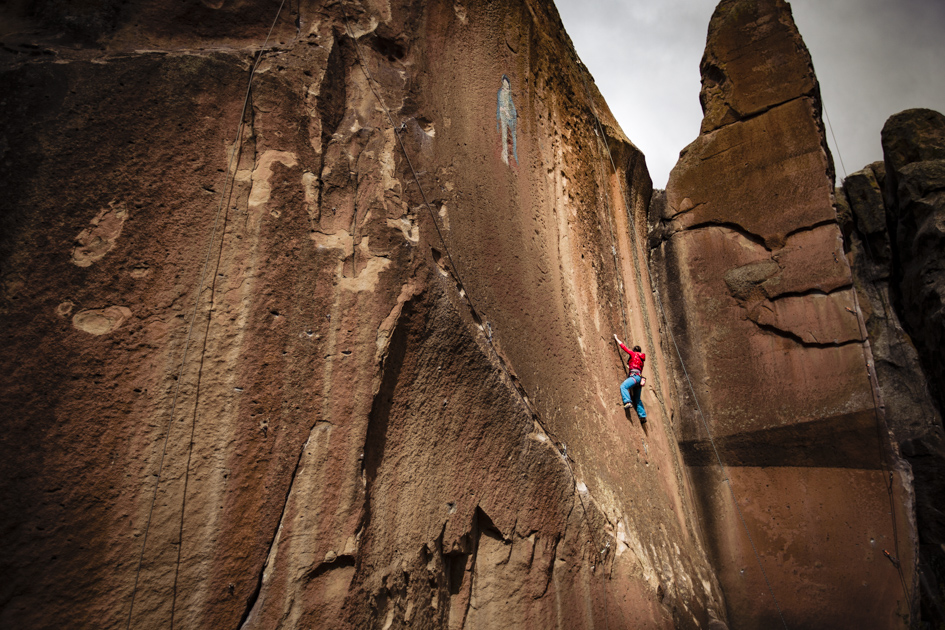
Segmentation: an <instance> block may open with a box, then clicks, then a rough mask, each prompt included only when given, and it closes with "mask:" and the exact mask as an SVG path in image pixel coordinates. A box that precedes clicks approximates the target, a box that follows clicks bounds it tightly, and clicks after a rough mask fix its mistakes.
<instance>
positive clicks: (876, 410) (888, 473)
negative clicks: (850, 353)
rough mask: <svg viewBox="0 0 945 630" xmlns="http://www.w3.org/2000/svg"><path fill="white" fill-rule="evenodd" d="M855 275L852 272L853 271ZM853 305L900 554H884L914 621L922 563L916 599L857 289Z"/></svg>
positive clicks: (915, 575)
mask: <svg viewBox="0 0 945 630" xmlns="http://www.w3.org/2000/svg"><path fill="white" fill-rule="evenodd" d="M851 272H852V270H851ZM853 305H854V307H855V308H856V322H857V326H858V328H859V331H860V336H861V337H863V353H864V355H867V362H866V374H867V379H868V380H869V382H870V395H871V399H872V401H873V415H874V418H875V419H876V433H877V438H878V440H877V441H878V443H879V456H880V465H881V467H882V471H883V474H882V477H883V485H884V486H885V487H886V494H887V495H888V496H889V515H890V518H891V520H892V533H893V546H894V549H895V552H896V557H895V558H891V557H890V556H889V554H888V553H886V551H885V550H883V553H884V554H885V555H886V557H887V558H889V560H890V561H891V562H892V564H893V566H894V567H895V568H896V572H897V573H898V574H899V583H900V585H901V586H902V593H903V595H904V596H905V598H906V601H907V602H908V606H909V616H910V620H914V619H916V615H915V613H916V607H917V604H918V601H917V596H918V592H919V589H918V584H917V583H916V582H915V580H918V575H919V571H918V563H919V554H918V553H913V556H914V557H913V584H912V595H909V588H908V587H907V586H906V576H905V574H904V573H903V571H902V556H901V554H900V551H899V524H898V518H897V517H896V499H895V494H894V490H893V472H892V466H891V464H890V461H889V460H890V458H891V457H890V456H891V453H890V452H889V450H890V448H887V447H886V443H887V440H889V439H890V435H889V426H888V425H887V424H886V414H885V413H884V412H883V411H882V410H881V408H880V407H881V402H880V400H879V379H878V377H877V376H876V365H875V363H874V361H873V353H872V350H871V349H870V348H869V345H868V344H869V333H868V331H867V330H866V323H865V322H864V321H863V311H862V310H861V309H860V300H859V297H858V296H857V291H856V287H854V288H853Z"/></svg>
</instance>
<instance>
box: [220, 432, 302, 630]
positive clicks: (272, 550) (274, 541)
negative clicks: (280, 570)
mask: <svg viewBox="0 0 945 630" xmlns="http://www.w3.org/2000/svg"><path fill="white" fill-rule="evenodd" d="M312 429H314V426H312V427H311V428H310V429H309V431H310V432H311V430H312ZM308 442H309V440H308V439H306V440H305V443H304V444H302V448H301V449H300V450H299V456H298V458H296V463H295V467H294V468H293V469H292V477H291V478H290V480H289V484H288V487H287V488H286V492H285V498H284V499H283V500H282V510H281V512H280V513H279V518H278V520H277V521H276V527H275V530H274V531H273V532H272V538H271V539H270V541H269V546H268V547H267V552H266V561H265V562H264V563H263V565H262V567H260V569H259V577H258V578H257V579H256V586H255V588H254V590H253V592H252V594H251V595H250V596H249V598H248V599H247V600H246V608H245V610H244V612H243V615H242V616H241V617H240V621H239V623H238V624H237V626H236V627H237V628H238V629H239V628H243V627H245V626H246V624H247V623H248V621H249V619H250V617H251V616H253V613H254V612H255V608H256V605H257V603H258V602H259V595H260V593H261V592H262V588H263V581H264V580H265V577H266V572H267V571H269V570H270V568H271V567H272V564H273V560H274V558H275V554H276V545H278V542H279V534H280V532H281V531H282V523H283V520H284V519H285V515H286V509H287V508H288V505H289V497H290V496H291V495H292V491H293V489H294V488H295V478H296V476H297V475H298V472H299V469H300V468H301V467H302V457H303V455H304V454H305V449H306V448H308Z"/></svg>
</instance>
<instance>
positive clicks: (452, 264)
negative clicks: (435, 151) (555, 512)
mask: <svg viewBox="0 0 945 630" xmlns="http://www.w3.org/2000/svg"><path fill="white" fill-rule="evenodd" d="M340 6H341V12H342V16H343V19H344V22H345V31H346V32H347V34H348V37H349V38H350V39H351V41H352V42H353V43H354V47H355V51H356V53H357V56H358V62H359V65H360V66H361V70H362V72H364V76H365V78H367V81H368V85H369V86H370V88H371V92H372V93H373V94H374V98H376V99H377V101H378V103H379V104H380V106H381V109H383V111H384V114H385V116H386V117H387V120H388V122H389V123H390V125H391V128H392V129H393V131H394V136H395V137H396V138H397V143H398V144H399V146H400V150H401V152H402V153H403V155H404V159H405V161H406V162H407V166H408V167H409V168H410V172H411V174H412V175H413V179H414V182H415V183H416V185H417V189H418V190H419V191H420V196H421V198H422V199H423V205H424V207H425V208H426V209H427V212H428V213H429V215H430V220H431V221H432V222H433V227H434V228H435V230H436V234H437V237H438V238H439V240H440V243H442V245H443V250H444V252H445V254H446V257H447V260H448V261H449V265H450V269H451V270H452V272H453V277H454V278H455V280H456V284H457V285H458V287H459V289H460V291H461V293H462V294H463V295H464V296H465V299H466V301H467V302H468V304H469V308H470V311H471V312H472V314H473V316H474V318H475V319H476V320H477V321H478V322H482V321H484V320H483V319H482V317H481V316H480V315H479V312H478V310H477V309H476V306H475V302H474V301H473V298H472V295H471V294H470V292H469V291H468V290H467V289H466V287H465V285H464V284H463V281H462V277H461V276H460V274H459V270H458V269H457V267H456V263H455V262H454V260H453V256H452V255H451V253H450V250H449V245H448V244H447V242H446V238H445V237H444V236H443V232H442V231H441V230H440V226H439V224H438V222H437V220H436V213H435V212H434V210H433V206H432V204H431V203H430V201H429V198H428V197H427V194H426V191H425V190H424V188H423V185H422V184H421V183H420V178H419V175H418V173H417V171H416V169H415V168H414V165H413V162H412V161H411V159H410V156H409V154H408V153H407V148H406V146H405V145H404V142H403V139H402V138H401V137H400V134H399V133H397V131H398V129H400V128H402V125H401V126H398V125H397V124H396V123H395V122H394V118H393V116H392V115H391V113H390V109H389V108H388V107H387V103H386V102H385V101H384V99H383V97H382V96H381V95H380V93H379V92H378V89H377V87H376V85H375V84H376V81H375V79H374V77H373V75H372V74H371V72H370V70H369V69H368V65H367V61H366V60H365V58H364V55H363V53H362V51H361V46H360V44H359V42H358V39H357V38H356V37H355V36H354V32H353V30H352V29H351V26H350V24H349V17H348V12H347V10H346V9H345V5H344V3H342V4H341V5H340ZM484 338H485V341H486V345H487V346H488V348H489V350H490V352H491V353H492V355H493V356H494V360H495V362H496V363H497V364H498V365H499V367H500V369H501V370H502V372H503V373H504V375H505V377H506V379H507V380H508V382H509V383H510V384H511V386H512V389H513V390H514V391H515V393H516V394H517V395H518V397H519V400H520V401H521V403H522V406H523V407H524V408H525V410H526V411H527V412H528V413H529V415H530V416H531V417H532V418H533V419H534V421H535V422H537V423H538V425H539V426H540V427H541V429H542V431H544V432H545V434H546V435H548V437H549V438H551V440H552V444H554V443H555V442H557V443H558V444H559V445H562V446H563V448H564V452H563V453H562V452H561V449H559V448H557V447H555V450H556V451H558V453H559V456H560V457H561V459H562V460H563V461H564V464H565V468H566V469H567V471H568V473H569V475H570V476H571V482H572V494H573V493H576V494H577V496H578V500H579V501H580V503H581V509H582V511H583V513H584V521H585V523H587V529H588V535H589V537H590V541H591V544H592V545H593V546H594V549H595V553H599V554H600V555H603V554H605V553H606V552H607V550H608V549H609V543H608V546H607V547H604V548H601V547H600V544H599V541H598V538H597V536H595V534H594V531H593V526H592V525H591V519H590V518H589V517H588V512H587V506H586V505H585V504H584V498H583V496H582V492H581V491H580V490H579V489H578V481H577V476H576V475H575V474H574V470H573V469H572V468H571V464H570V462H569V458H568V455H567V446H566V445H564V443H563V442H559V441H558V438H557V436H556V435H555V433H554V432H553V431H551V430H550V429H549V428H548V427H547V426H546V425H545V423H544V422H543V421H542V419H541V417H540V416H539V414H538V412H537V411H536V410H535V409H533V408H532V406H531V403H530V402H529V401H528V400H527V398H526V396H525V394H524V392H522V391H521V390H520V389H519V385H518V384H517V383H516V379H515V378H514V377H513V376H512V374H511V372H510V371H509V368H508V366H507V365H506V364H505V361H504V360H503V359H502V357H501V355H500V354H499V352H498V350H497V349H496V347H495V345H494V342H493V339H492V335H491V334H490V335H484ZM595 564H596V563H595ZM604 607H605V608H604V623H605V628H606V627H609V620H608V616H609V615H608V612H607V598H606V595H605V597H604Z"/></svg>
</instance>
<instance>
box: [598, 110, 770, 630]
mask: <svg viewBox="0 0 945 630" xmlns="http://www.w3.org/2000/svg"><path fill="white" fill-rule="evenodd" d="M592 114H593V115H594V118H595V120H596V121H597V125H598V127H599V128H600V129H601V130H602V131H603V126H602V125H601V122H600V119H599V118H598V117H597V112H596V111H595V110H594V108H593V106H592ZM603 139H604V145H605V147H606V148H607V155H608V157H609V158H610V165H611V168H613V170H614V175H615V176H617V177H619V172H618V170H617V165H616V163H615V162H614V157H613V153H612V152H611V151H610V145H609V144H608V143H607V141H606V136H604V137H603ZM620 194H621V196H622V198H623V204H624V208H625V209H626V211H627V215H628V217H630V221H631V226H630V229H631V231H632V230H633V229H634V225H633V214H632V211H631V209H630V205H629V203H628V200H627V197H626V192H625V191H624V187H623V186H621V187H620ZM646 273H647V278H648V279H649V283H650V286H651V287H652V286H653V277H652V274H651V273H650V269H649V266H648V265H647V267H646ZM653 294H654V295H655V296H656V302H657V308H658V310H659V312H660V314H661V315H662V317H663V321H664V322H665V324H666V329H667V330H668V331H669V334H670V338H671V339H672V341H673V346H674V347H675V348H676V355H677V356H678V357H679V364H680V366H681V367H682V369H683V372H684V373H685V375H686V382H687V383H688V384H689V390H690V391H691V392H692V399H693V401H694V402H695V403H696V409H697V410H698V412H699V416H700V417H701V418H702V424H703V426H704V427H705V431H706V435H708V437H709V442H710V443H711V444H712V450H713V451H714V452H715V457H716V460H717V461H718V464H719V468H720V469H721V471H722V477H723V481H724V482H725V483H726V484H728V489H729V492H730V493H731V495H732V502H733V503H734V504H735V509H736V511H737V512H738V517H739V520H741V523H742V527H743V528H744V529H745V534H746V535H747V536H748V542H749V543H750V544H751V550H752V552H753V553H754V555H755V561H756V562H757V563H758V568H759V569H760V570H761V575H762V577H763V578H764V581H765V584H766V585H767V587H768V592H769V593H770V594H771V599H772V600H773V601H774V606H775V608H776V609H777V611H778V617H780V619H781V624H782V625H783V626H784V628H785V630H787V628H788V625H787V622H786V621H785V619H784V614H783V612H782V611H781V604H780V602H778V598H777V596H775V594H774V589H773V588H772V586H771V581H770V580H769V579H768V574H767V573H766V572H765V568H764V565H763V564H762V562H761V555H760V554H759V553H758V549H757V547H756V546H755V541H754V539H753V538H752V535H751V532H750V531H749V529H748V523H747V522H746V521H745V517H744V515H743V514H742V510H741V507H740V506H739V503H738V497H737V496H736V495H735V489H734V488H733V487H732V482H731V479H729V477H728V475H727V474H726V471H725V465H724V464H723V463H722V457H721V456H720V455H719V450H718V447H717V446H716V444H715V439H714V438H713V437H712V432H711V431H710V430H709V425H708V422H707V421H706V419H705V415H704V414H703V413H702V407H701V406H700V405H699V400H698V398H697V397H696V392H695V389H694V388H693V386H692V381H691V380H690V378H689V372H688V371H687V370H686V365H685V362H684V361H683V358H682V353H681V352H680V351H679V346H678V345H677V344H676V337H675V336H674V335H673V329H672V327H671V326H670V325H669V321H668V320H667V319H666V312H665V311H664V310H663V304H662V301H661V300H660V295H659V291H653Z"/></svg>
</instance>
